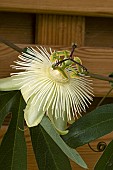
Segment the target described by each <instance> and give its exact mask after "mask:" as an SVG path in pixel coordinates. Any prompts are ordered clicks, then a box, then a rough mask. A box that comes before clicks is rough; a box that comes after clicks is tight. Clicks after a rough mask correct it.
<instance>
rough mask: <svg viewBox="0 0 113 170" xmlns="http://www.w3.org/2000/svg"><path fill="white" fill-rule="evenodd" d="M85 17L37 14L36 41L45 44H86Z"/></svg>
mask: <svg viewBox="0 0 113 170" xmlns="http://www.w3.org/2000/svg"><path fill="white" fill-rule="evenodd" d="M84 27H85V22H84V17H80V16H79V17H77V16H71V15H51V14H39V15H38V14H37V15H36V36H35V43H36V44H43V45H51V44H52V45H61V46H65V45H67V46H71V44H72V42H73V43H75V42H76V43H77V44H78V46H83V45H84Z"/></svg>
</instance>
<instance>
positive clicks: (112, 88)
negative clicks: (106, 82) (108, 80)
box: [96, 87, 113, 108]
mask: <svg viewBox="0 0 113 170" xmlns="http://www.w3.org/2000/svg"><path fill="white" fill-rule="evenodd" d="M112 90H113V87H111V88H110V89H109V91H108V92H107V94H106V95H105V96H104V97H103V98H102V99H101V100H100V102H99V103H98V105H97V107H99V106H100V105H101V104H102V102H103V101H104V100H105V98H106V97H108V95H109V94H110V93H111V91H112ZM97 107H96V108H97Z"/></svg>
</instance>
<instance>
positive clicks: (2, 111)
mask: <svg viewBox="0 0 113 170" xmlns="http://www.w3.org/2000/svg"><path fill="white" fill-rule="evenodd" d="M16 94H17V91H7V92H3V91H0V127H1V125H2V123H3V121H4V119H5V117H6V115H7V114H8V113H9V112H10V109H11V107H12V104H13V101H14V98H15V95H16Z"/></svg>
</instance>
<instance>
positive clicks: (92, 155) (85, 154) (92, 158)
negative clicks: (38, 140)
mask: <svg viewBox="0 0 113 170" xmlns="http://www.w3.org/2000/svg"><path fill="white" fill-rule="evenodd" d="M6 129H7V127H6V126H3V127H2V128H1V131H0V141H1V140H2V137H3V135H4V133H5V132H6ZM25 129H26V128H25ZM112 136H113V133H110V134H108V135H106V136H104V137H102V138H100V139H97V140H95V141H93V142H91V143H90V145H91V147H92V148H93V149H95V150H96V146H97V144H98V142H101V141H104V142H106V143H107V144H108V143H109V142H110V141H111V140H112ZM25 137H26V143H27V154H28V170H38V168H37V164H36V160H35V157H34V153H33V149H32V144H31V139H30V135H29V130H25ZM77 151H78V152H79V154H80V155H81V156H82V158H83V159H84V161H85V162H86V163H87V165H88V168H89V170H93V168H94V165H95V163H96V162H97V161H98V159H99V157H100V156H101V154H102V153H97V152H93V151H92V150H91V149H90V148H89V147H88V145H84V146H82V147H79V148H77ZM71 166H72V170H76V169H77V170H83V168H81V167H80V166H78V165H77V164H75V163H74V162H72V161H71Z"/></svg>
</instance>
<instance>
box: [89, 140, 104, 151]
mask: <svg viewBox="0 0 113 170" xmlns="http://www.w3.org/2000/svg"><path fill="white" fill-rule="evenodd" d="M88 146H89V148H90V149H91V150H92V151H94V152H103V151H104V150H105V148H106V146H107V144H106V143H105V142H99V143H98V144H97V150H95V149H93V148H92V147H91V145H90V144H89V143H88Z"/></svg>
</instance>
